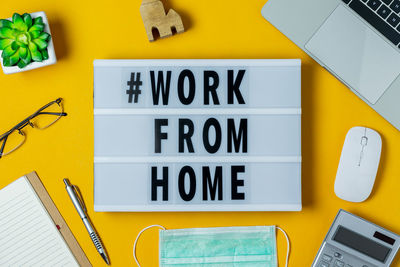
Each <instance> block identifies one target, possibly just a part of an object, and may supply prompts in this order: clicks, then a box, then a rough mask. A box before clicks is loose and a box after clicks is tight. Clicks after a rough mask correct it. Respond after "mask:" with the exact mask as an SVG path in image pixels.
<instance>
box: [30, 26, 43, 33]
mask: <svg viewBox="0 0 400 267" xmlns="http://www.w3.org/2000/svg"><path fill="white" fill-rule="evenodd" d="M43 29H44V24H35V25H33V26H32V27H31V28H30V29H29V32H33V31H40V32H42V31H43Z"/></svg>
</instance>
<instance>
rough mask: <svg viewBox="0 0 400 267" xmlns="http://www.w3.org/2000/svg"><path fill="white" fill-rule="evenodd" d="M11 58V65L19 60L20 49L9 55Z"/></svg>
mask: <svg viewBox="0 0 400 267" xmlns="http://www.w3.org/2000/svg"><path fill="white" fill-rule="evenodd" d="M7 58H8V59H9V62H10V65H11V66H14V65H15V64H17V63H18V61H19V50H17V51H16V52H15V53H14V55H12V56H10V57H7Z"/></svg>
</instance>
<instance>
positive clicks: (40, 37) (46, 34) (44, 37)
mask: <svg viewBox="0 0 400 267" xmlns="http://www.w3.org/2000/svg"><path fill="white" fill-rule="evenodd" d="M34 39H36V38H34ZM39 39H42V40H44V41H47V40H50V34H48V33H47V32H42V33H41V34H40V36H39Z"/></svg>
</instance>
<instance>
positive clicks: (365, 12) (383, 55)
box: [262, 0, 400, 130]
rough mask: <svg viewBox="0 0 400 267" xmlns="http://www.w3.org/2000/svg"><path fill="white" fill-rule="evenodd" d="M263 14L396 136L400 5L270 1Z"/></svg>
mask: <svg viewBox="0 0 400 267" xmlns="http://www.w3.org/2000/svg"><path fill="white" fill-rule="evenodd" d="M262 14H263V16H264V17H265V18H266V19H267V20H268V21H269V22H270V23H271V24H273V25H274V26H275V27H276V28H278V29H279V30H280V31H281V32H282V33H283V34H285V35H286V36H287V37H288V38H289V39H291V40H292V41H293V42H294V43H296V44H297V45H298V46H299V47H300V48H301V49H303V50H304V51H305V52H306V53H307V54H309V55H310V56H311V57H312V58H314V59H315V60H316V61H317V62H318V63H319V64H321V65H322V66H323V67H324V68H326V69H327V70H328V71H330V72H331V73H332V74H333V75H335V76H336V77H337V78H338V79H339V80H341V81H342V82H343V83H344V84H346V85H347V86H348V87H349V88H350V89H351V90H352V91H353V92H354V93H356V94H357V95H358V96H359V97H361V98H362V99H363V100H364V101H365V102H366V103H367V104H368V105H370V106H371V107H372V108H373V109H375V110H376V111H377V112H378V113H379V114H381V115H382V116H383V117H384V118H386V119H387V120H388V121H389V122H390V123H391V124H393V125H394V126H395V127H396V128H397V129H399V130H400V76H399V74H400V0H269V1H268V2H267V3H266V4H265V6H264V8H263V9H262Z"/></svg>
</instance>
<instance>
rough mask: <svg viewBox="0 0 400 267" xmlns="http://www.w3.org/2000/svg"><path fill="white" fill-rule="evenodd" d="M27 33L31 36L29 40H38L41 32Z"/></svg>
mask: <svg viewBox="0 0 400 267" xmlns="http://www.w3.org/2000/svg"><path fill="white" fill-rule="evenodd" d="M29 33H30V34H31V38H32V40H33V39H36V38H38V37H39V36H40V34H41V31H31V32H29Z"/></svg>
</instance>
